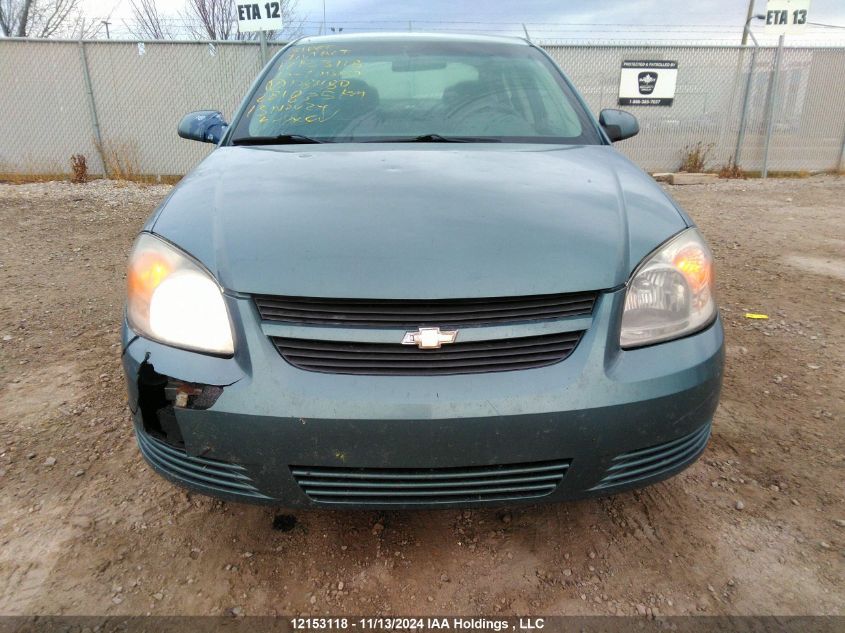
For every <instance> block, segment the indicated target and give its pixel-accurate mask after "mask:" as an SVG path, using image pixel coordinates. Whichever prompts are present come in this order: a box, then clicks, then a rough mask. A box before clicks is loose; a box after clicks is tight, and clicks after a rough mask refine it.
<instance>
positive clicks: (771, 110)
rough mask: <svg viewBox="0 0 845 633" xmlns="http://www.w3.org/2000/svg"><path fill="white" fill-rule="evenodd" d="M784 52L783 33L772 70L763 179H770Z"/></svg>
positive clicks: (764, 146) (764, 147)
mask: <svg viewBox="0 0 845 633" xmlns="http://www.w3.org/2000/svg"><path fill="white" fill-rule="evenodd" d="M782 52H783V33H781V34H780V37H779V38H778V48H777V52H776V53H775V67H774V69H772V83H771V87H770V89H769V105H768V113H769V120H768V123H767V124H766V142H765V144H764V145H763V173H762V174H761V176H762V177H763V178H768V177H769V144H770V143H771V140H772V132H773V131H774V128H775V99H776V97H777V91H778V77H779V76H780V58H781V53H782Z"/></svg>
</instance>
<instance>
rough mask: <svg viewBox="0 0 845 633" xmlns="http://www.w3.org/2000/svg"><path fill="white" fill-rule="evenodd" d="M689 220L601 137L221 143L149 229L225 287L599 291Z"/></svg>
mask: <svg viewBox="0 0 845 633" xmlns="http://www.w3.org/2000/svg"><path fill="white" fill-rule="evenodd" d="M688 223H689V220H688V218H686V216H684V215H683V214H682V213H681V212H680V211H679V210H678V209H677V208H676V207H675V205H674V204H673V203H672V201H671V200H670V199H669V198H668V197H667V196H666V195H665V194H664V193H663V191H662V189H660V187H659V186H658V185H656V184H655V183H654V181H652V179H651V178H649V177H648V176H647V175H646V174H644V173H643V172H642V171H640V170H639V169H638V168H637V167H635V166H634V165H632V164H631V163H630V162H629V161H628V160H627V159H625V158H624V157H622V156H621V155H620V154H618V153H617V152H616V151H615V150H614V149H613V148H611V147H606V146H548V145H536V144H535V145H494V144H472V145H444V144H434V143H432V144H426V145H407V144H377V145H370V144H366V145H361V144H343V145H341V144H324V145H309V146H290V145H287V146H281V147H221V148H219V149H217V150H215V151H213V152H212V153H211V155H210V156H209V157H208V158H207V159H206V160H204V161H203V162H202V163H201V164H200V165H199V166H198V167H197V168H196V169H195V170H194V171H193V172H192V173H191V174H190V175H189V176H188V177H186V178H185V179H184V180H183V181H182V182H181V183H180V184H179V185H178V186H177V187H176V188H175V189H174V191H173V192H172V194H171V196H170V197H169V198H168V200H167V201H165V203H164V204H163V205H162V207H161V209H160V212H159V213H158V214H157V215H156V216H154V217H153V218H152V219H151V221H150V223H149V224H148V228H150V229H152V230H153V231H154V232H155V233H158V234H160V235H162V236H163V237H165V238H167V239H169V240H170V241H172V242H173V243H175V244H177V245H178V246H180V247H181V248H183V249H184V250H186V251H187V252H189V253H190V254H192V255H193V256H194V257H196V258H197V259H199V260H200V261H201V262H202V263H203V264H205V266H207V267H208V269H209V270H210V271H212V272H213V273H214V274H215V275H216V276H217V278H218V280H219V281H220V283H221V284H222V285H223V286H224V287H225V288H227V289H230V290H233V291H238V292H245V293H263V294H279V295H294V296H314V297H338V298H341V297H359V298H394V299H404V298H418V299H427V298H457V297H486V296H509V295H527V294H546V293H557V292H576V291H585V290H600V289H606V288H612V287H615V286H618V285H620V284H622V283H624V282H625V281H626V279H627V278H628V276H629V275H630V273H631V271H632V270H633V269H634V267H636V265H637V264H638V263H639V261H640V260H641V259H642V258H643V257H644V256H645V255H647V254H648V253H649V252H650V251H651V250H652V249H654V248H655V247H656V246H657V245H659V244H660V243H661V242H663V241H664V240H666V239H667V238H668V237H670V236H671V235H673V234H675V233H677V232H678V231H680V230H682V229H683V228H684V227H685V226H687V224H688Z"/></svg>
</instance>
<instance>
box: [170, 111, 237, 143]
mask: <svg viewBox="0 0 845 633" xmlns="http://www.w3.org/2000/svg"><path fill="white" fill-rule="evenodd" d="M228 127H229V124H228V123H226V121H225V119H224V118H223V113H222V112H217V111H216V110H199V111H197V112H190V113H188V114H186V115H185V116H183V117H182V120H181V121H179V136H181V137H182V138H186V139H188V140H191V141H200V142H202V143H214V144H217V143H219V142H220V139H222V138H223V134H225V133H226V128H228Z"/></svg>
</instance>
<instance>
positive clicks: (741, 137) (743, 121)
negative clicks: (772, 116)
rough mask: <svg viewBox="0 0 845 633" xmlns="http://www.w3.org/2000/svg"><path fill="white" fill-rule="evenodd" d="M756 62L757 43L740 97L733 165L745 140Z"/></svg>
mask: <svg viewBox="0 0 845 633" xmlns="http://www.w3.org/2000/svg"><path fill="white" fill-rule="evenodd" d="M756 63H757V44H756V43H755V44H754V49H753V50H752V51H751V65H750V66H749V67H748V80H747V81H746V82H745V94H744V95H743V97H742V111H741V112H740V115H739V134H738V135H737V137H736V152H734V165H736V166H739V163H740V160H742V144H743V143H744V142H745V126H746V125H747V120H748V102H749V100H750V99H751V84H752V82H753V80H754V67H755V65H756Z"/></svg>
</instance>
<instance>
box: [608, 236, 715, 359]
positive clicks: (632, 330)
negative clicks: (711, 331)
mask: <svg viewBox="0 0 845 633" xmlns="http://www.w3.org/2000/svg"><path fill="white" fill-rule="evenodd" d="M715 316H716V301H715V300H714V298H713V254H712V253H711V252H710V249H709V248H707V245H706V244H705V243H704V240H703V239H702V238H701V236H700V235H699V234H698V231H696V230H695V229H688V230H686V231H684V232H683V233H681V234H679V235H677V236H676V237H674V238H673V239H671V240H670V241H669V242H667V243H666V244H664V245H663V246H661V247H660V248H659V249H658V250H656V251H655V252H653V253H652V254H651V255H649V256H648V257H646V258H645V259H644V260H643V263H642V264H640V266H639V268H637V270H636V271H635V272H634V274H633V275H632V277H631V280H630V281H629V282H628V291H627V294H626V295H625V312H624V313H623V315H622V333H621V335H620V337H619V343H620V344H621V345H622V347H624V348H630V347H639V346H641V345H649V344H651V343H658V342H660V341H668V340H670V339H674V338H679V337H681V336H686V335H687V334H691V333H693V332H696V331H698V330H701V329H703V328H705V327H706V326H708V325H709V324H710V323H711V322H712V321H713V319H714V318H715Z"/></svg>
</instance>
